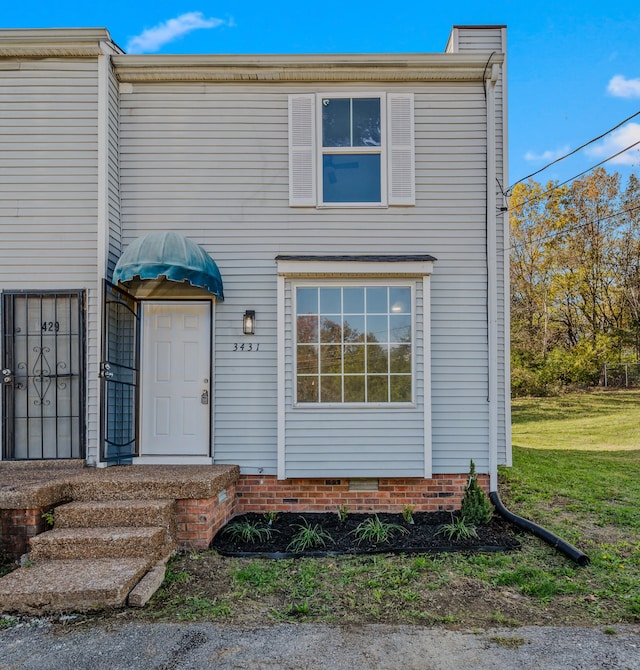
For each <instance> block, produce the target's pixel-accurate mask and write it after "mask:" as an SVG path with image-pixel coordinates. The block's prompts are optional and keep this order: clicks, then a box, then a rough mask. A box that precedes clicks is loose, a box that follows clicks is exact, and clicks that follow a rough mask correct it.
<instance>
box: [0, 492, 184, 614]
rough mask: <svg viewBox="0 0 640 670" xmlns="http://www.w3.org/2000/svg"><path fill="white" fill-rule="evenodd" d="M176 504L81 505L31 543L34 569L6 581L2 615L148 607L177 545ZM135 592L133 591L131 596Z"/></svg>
mask: <svg viewBox="0 0 640 670" xmlns="http://www.w3.org/2000/svg"><path fill="white" fill-rule="evenodd" d="M174 508H175V502H174V501H173V500H137V501H134V500H124V501H123V500H114V501H111V502H107V501H100V502H91V501H82V502H72V503H68V504H65V505H61V506H59V507H58V508H56V510H55V527H54V529H53V530H50V531H47V532H45V533H42V534H40V535H37V536H35V537H33V538H31V541H30V544H31V552H30V554H29V561H30V565H29V566H28V567H22V568H18V569H17V570H14V571H13V572H11V573H9V574H8V575H6V576H5V577H4V578H3V579H0V611H6V612H19V613H24V614H43V613H51V612H61V611H74V612H81V611H89V610H97V609H104V608H109V607H122V606H124V605H125V604H126V603H127V597H128V596H129V594H130V593H132V597H131V599H130V603H131V604H133V605H137V606H141V605H144V604H145V603H146V602H147V600H148V599H149V598H150V597H151V595H153V593H154V592H155V591H156V590H157V588H158V587H159V586H160V584H161V583H162V579H163V577H164V563H165V562H166V560H167V559H168V558H169V556H170V555H171V554H172V552H173V551H174V550H175V548H176V541H175V515H174V511H175V510H174ZM132 590H133V592H132Z"/></svg>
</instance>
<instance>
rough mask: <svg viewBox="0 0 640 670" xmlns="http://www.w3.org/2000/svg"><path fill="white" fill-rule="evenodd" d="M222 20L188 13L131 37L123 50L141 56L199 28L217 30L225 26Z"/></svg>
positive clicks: (198, 13) (196, 13)
mask: <svg viewBox="0 0 640 670" xmlns="http://www.w3.org/2000/svg"><path fill="white" fill-rule="evenodd" d="M226 24H227V22H226V21H224V20H223V19H216V18H210V19H207V18H205V17H204V16H203V14H202V12H189V13H187V14H181V15H180V16H178V17H176V18H175V19H169V20H168V21H165V22H164V23H159V24H158V25H157V26H154V27H153V28H147V29H146V30H143V31H142V33H140V35H136V36H135V37H132V38H131V39H130V40H129V42H128V44H127V47H126V49H125V51H127V53H130V54H142V53H149V52H154V51H159V50H160V48H162V47H163V46H164V45H165V44H168V43H169V42H173V41H174V40H176V39H178V38H179V37H182V36H183V35H186V34H187V33H190V32H191V31H193V30H199V29H201V28H218V27H219V26H222V25H226Z"/></svg>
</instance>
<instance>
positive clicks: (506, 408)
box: [446, 26, 511, 465]
mask: <svg viewBox="0 0 640 670" xmlns="http://www.w3.org/2000/svg"><path fill="white" fill-rule="evenodd" d="M446 51H447V52H449V53H459V52H469V51H480V52H484V53H486V54H487V56H489V55H490V54H492V53H494V52H495V53H499V54H506V52H507V35H506V28H505V27H504V26H486V27H479V26H456V27H454V28H453V30H452V33H451V37H450V38H449V42H448V44H447V49H446ZM495 120H496V133H495V137H496V144H495V166H496V178H497V182H498V183H494V184H488V185H487V187H488V188H493V189H494V190H495V196H496V208H497V211H496V212H495V223H496V231H495V232H496V239H495V241H496V254H497V255H496V264H497V308H498V326H497V333H498V356H497V365H498V370H497V372H498V387H497V389H496V400H497V403H498V407H497V414H498V416H497V419H498V425H497V448H498V464H500V465H510V464H511V384H510V372H511V370H510V360H509V356H510V347H509V337H510V333H509V330H510V322H509V312H510V304H509V300H510V292H509V243H508V239H509V220H508V214H507V213H506V212H503V211H501V210H500V208H502V207H504V206H506V202H505V196H504V191H506V189H507V187H508V164H507V137H508V135H507V61H506V60H505V62H504V64H503V65H502V66H501V67H500V73H499V77H498V81H497V82H496V84H495Z"/></svg>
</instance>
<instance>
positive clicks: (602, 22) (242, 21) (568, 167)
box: [0, 0, 640, 184]
mask: <svg viewBox="0 0 640 670" xmlns="http://www.w3.org/2000/svg"><path fill="white" fill-rule="evenodd" d="M470 24H483V25H486V24H500V25H503V24H506V25H507V27H508V58H509V64H508V67H509V145H510V152H509V153H510V166H509V182H510V184H513V183H514V182H515V181H517V180H519V179H521V178H523V177H525V176H526V175H528V174H530V173H532V172H534V171H536V170H538V169H539V168H541V167H543V166H544V165H545V164H547V163H549V162H550V161H552V160H553V159H555V158H556V157H558V156H560V155H563V154H565V153H567V152H569V151H571V150H573V149H575V148H577V147H578V146H580V145H582V144H584V143H586V142H588V141H589V140H591V139H593V138H594V137H597V136H598V135H600V134H602V133H604V132H605V131H607V130H609V129H610V128H612V127H614V126H616V125H617V124H618V123H619V122H620V121H622V120H624V119H626V118H628V117H630V116H632V115H633V114H635V113H636V112H639V111H640V2H638V0H613V1H610V2H603V1H602V0H598V1H593V0H580V2H578V1H577V0H563V2H547V1H539V2H538V1H536V0H531V1H530V2H522V0H494V1H493V2H491V3H486V2H485V3H481V2H478V1H477V0H476V1H475V2H472V1H469V0H458V2H455V3H443V2H437V3H436V2H433V1H432V2H429V0H421V1H420V2H415V1H414V2H411V1H409V2H404V3H400V2H397V3H393V2H381V1H380V0H368V1H367V2H362V1H361V0H351V2H345V0H339V1H337V0H324V2H322V3H320V4H319V5H313V3H305V2H300V1H298V2H290V1H287V2H277V1H276V2H263V1H262V2H255V0H244V1H243V2H239V1H238V0H221V1H220V2H210V1H209V0H154V1H149V0H127V1H126V2H125V1H124V0H109V1H108V2H100V3H86V4H85V3H80V2H78V0H75V2H69V0H59V1H58V2H50V1H49V0H48V1H46V2H45V1H44V0H34V1H32V2H29V1H27V2H26V3H25V4H24V5H22V4H21V3H16V2H13V3H6V6H5V7H3V10H2V15H1V16H0V27H2V28H41V27H49V28H53V27H105V28H107V29H108V30H109V32H110V33H111V37H112V39H113V40H114V41H115V42H116V43H117V44H118V45H119V46H120V47H121V48H123V49H125V50H126V51H127V52H128V53H134V52H137V53H194V54H196V53H216V54H220V53H230V54H231V53H233V54H236V53H252V54H256V53H265V54H267V53H268V54H272V53H384V52H392V53H398V52H442V51H443V50H444V47H445V44H446V41H447V37H448V35H449V31H450V29H451V26H452V25H470ZM639 141H640V115H638V116H636V117H635V118H634V119H632V120H631V121H629V122H628V123H627V124H625V125H624V126H622V127H621V128H619V129H618V130H617V131H615V132H613V133H611V134H609V135H607V136H606V137H605V138H603V140H601V141H599V142H597V143H594V144H592V145H591V146H590V147H588V149H586V150H584V151H581V152H579V154H577V155H576V156H575V157H572V158H571V159H567V160H564V161H561V162H560V163H558V164H557V165H555V166H553V167H552V168H550V169H549V170H546V171H545V172H543V173H542V174H540V175H538V176H536V179H537V180H539V181H543V182H546V181H547V180H549V179H554V180H558V181H564V180H566V179H569V178H571V177H573V176H574V175H577V174H578V173H580V172H581V171H583V170H586V169H588V168H590V167H591V166H593V165H595V164H596V163H598V162H599V161H601V160H603V159H605V158H607V157H608V156H611V155H612V154H614V153H616V152H618V151H620V150H622V149H624V148H626V147H628V146H630V145H632V144H634V143H635V142H639ZM606 167H607V169H608V170H610V171H613V170H617V171H619V172H621V173H622V174H623V175H625V176H626V175H628V174H629V173H630V172H631V171H635V172H636V173H640V144H639V145H638V146H637V147H635V149H633V150H630V151H627V152H625V153H624V154H622V155H621V156H619V157H618V158H617V159H615V160H613V161H610V162H608V163H606Z"/></svg>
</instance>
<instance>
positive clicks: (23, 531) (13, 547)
mask: <svg viewBox="0 0 640 670" xmlns="http://www.w3.org/2000/svg"><path fill="white" fill-rule="evenodd" d="M52 509H53V507H51V506H49V505H48V506H47V507H43V508H34V509H0V560H2V559H3V558H4V556H6V557H8V558H14V559H17V558H19V557H20V556H22V554H25V553H27V552H28V551H29V540H30V538H32V537H35V536H36V535H39V534H40V533H43V532H44V531H45V530H47V523H46V522H45V520H44V519H43V518H42V515H43V514H44V513H45V512H49V511H51V510H52Z"/></svg>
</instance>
